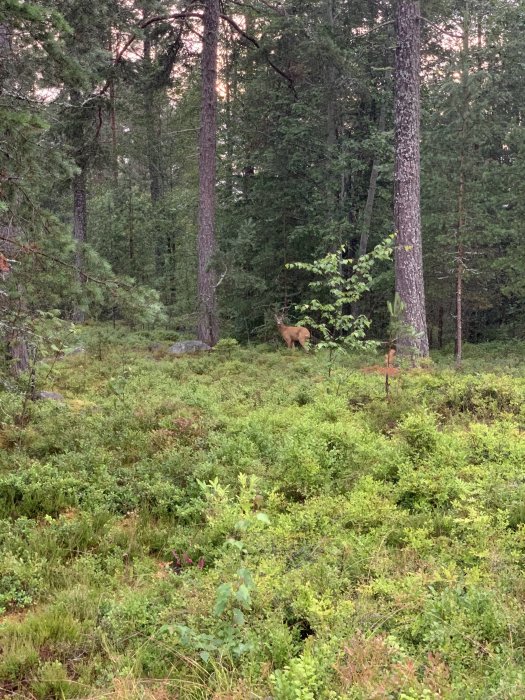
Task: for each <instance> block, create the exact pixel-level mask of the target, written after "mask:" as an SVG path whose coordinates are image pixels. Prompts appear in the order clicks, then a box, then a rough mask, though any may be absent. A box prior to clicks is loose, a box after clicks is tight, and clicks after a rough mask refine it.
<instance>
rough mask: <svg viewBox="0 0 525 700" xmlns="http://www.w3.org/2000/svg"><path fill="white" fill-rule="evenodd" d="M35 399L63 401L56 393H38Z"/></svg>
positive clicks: (60, 395)
mask: <svg viewBox="0 0 525 700" xmlns="http://www.w3.org/2000/svg"><path fill="white" fill-rule="evenodd" d="M36 398H37V399H51V400H52V401H63V400H64V397H63V396H62V394H59V393H57V392H56V391H39V392H38V394H37V395H36Z"/></svg>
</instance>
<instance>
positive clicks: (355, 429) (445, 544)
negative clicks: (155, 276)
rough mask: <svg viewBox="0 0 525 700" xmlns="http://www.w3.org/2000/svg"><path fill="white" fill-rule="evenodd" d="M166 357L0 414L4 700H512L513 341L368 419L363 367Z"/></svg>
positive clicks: (402, 378) (517, 541)
mask: <svg viewBox="0 0 525 700" xmlns="http://www.w3.org/2000/svg"><path fill="white" fill-rule="evenodd" d="M153 341H158V343H159V344H155V345H151V343H152V342H153ZM167 344H168V341H167V337H166V335H165V334H157V335H156V334H154V333H151V334H144V333H143V334H141V333H135V334H130V335H125V334H124V333H123V332H122V331H120V332H118V333H113V332H112V331H111V330H100V329H92V330H90V331H87V332H86V337H85V338H84V339H83V345H84V347H85V348H86V351H85V352H83V353H78V354H73V355H71V356H66V358H65V359H63V360H60V361H58V362H56V364H55V365H53V366H52V368H51V370H50V369H49V367H46V368H45V369H44V368H43V369H42V370H41V371H40V375H39V381H40V382H44V381H45V382H46V383H45V386H42V388H45V389H48V390H53V391H58V392H60V393H61V394H62V395H63V396H64V401H38V402H34V403H31V404H30V405H29V408H28V409H27V407H26V410H25V411H24V410H23V396H22V395H19V394H17V393H16V392H13V391H12V390H11V391H10V392H9V393H8V392H4V393H0V421H1V424H0V445H1V451H0V611H1V617H0V697H11V698H35V699H37V700H51V699H53V698H57V699H58V698H60V699H62V698H94V697H96V698H101V699H102V698H108V699H109V698H117V699H119V698H122V699H123V698H132V699H133V698H137V699H138V698H151V699H152V700H153V699H157V700H163V699H166V698H179V699H180V700H201V699H204V698H212V699H213V700H250V698H253V699H254V700H255V699H258V698H273V699H274V700H369V699H373V698H384V699H388V698H394V699H399V700H423V699H428V698H450V699H457V700H463V699H469V698H472V699H479V700H487V699H489V698H494V699H496V698H498V699H500V698H508V699H509V700H510V699H511V698H519V697H524V696H525V673H524V671H523V669H524V668H525V659H524V658H523V657H524V647H525V579H524V577H523V567H524V564H525V433H524V430H525V408H524V404H525V402H524V398H525V362H524V360H525V345H524V344H521V345H520V344H512V345H510V344H509V345H502V344H497V345H496V344H494V345H490V344H489V345H486V346H477V347H467V348H466V351H465V365H464V369H463V371H462V372H461V373H455V372H454V371H453V370H452V368H451V361H450V357H448V356H447V355H446V354H445V353H442V354H439V353H438V354H436V356H435V357H434V361H435V363H434V365H433V366H432V367H430V368H429V369H426V370H424V371H408V370H402V371H401V373H400V375H399V376H397V377H395V378H393V379H392V381H391V397H390V400H389V401H386V400H385V395H384V378H383V377H382V376H381V375H379V374H376V373H374V372H369V373H364V372H361V371H360V369H359V368H360V367H362V366H363V365H365V364H369V365H373V364H377V363H378V362H379V363H380V362H381V360H379V359H378V358H377V357H365V358H363V357H362V356H361V357H359V356H355V357H354V356H351V357H346V358H344V359H343V360H340V361H339V365H338V366H337V367H336V369H335V370H333V371H332V376H331V377H330V378H328V376H327V358H325V357H323V356H322V355H314V354H313V353H311V354H305V353H301V352H298V351H296V352H291V351H286V350H283V349H281V348H277V347H273V346H259V347H252V348H240V347H236V345H235V343H224V344H223V346H222V348H219V349H218V350H216V351H215V352H213V353H209V354H207V355H201V356H193V357H184V358H175V357H170V356H169V355H168V354H167V353H166V351H165V350H166V347H167ZM148 346H149V347H148Z"/></svg>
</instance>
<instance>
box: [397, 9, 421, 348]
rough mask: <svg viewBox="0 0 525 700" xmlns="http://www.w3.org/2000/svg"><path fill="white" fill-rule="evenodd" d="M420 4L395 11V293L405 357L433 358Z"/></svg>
mask: <svg viewBox="0 0 525 700" xmlns="http://www.w3.org/2000/svg"><path fill="white" fill-rule="evenodd" d="M419 14H420V13H419V2H414V1H413V0H398V3H397V7H396V34H397V47H396V70H395V103H394V109H395V135H396V139H395V141H396V144H395V174H394V218H395V227H396V231H397V241H396V251H395V271H396V292H397V293H398V294H399V296H400V298H401V300H402V302H403V303H404V322H405V324H406V326H407V331H406V332H404V333H402V334H401V336H402V337H401V338H400V339H399V341H398V346H397V347H398V351H399V352H400V354H402V355H410V356H412V358H413V359H414V356H416V355H419V356H422V357H426V356H428V337H427V323H426V312H425V290H424V283H423V252H422V244H421V212H420V184H419V172H420V160H419V124H420V96H419V67H420V26H419V25H420V19H419Z"/></svg>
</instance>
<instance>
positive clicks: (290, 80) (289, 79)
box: [220, 15, 297, 97]
mask: <svg viewBox="0 0 525 700" xmlns="http://www.w3.org/2000/svg"><path fill="white" fill-rule="evenodd" d="M220 18H221V19H222V20H224V21H225V22H227V23H228V24H229V25H230V27H232V28H233V29H235V31H236V32H237V33H238V34H240V35H241V36H242V37H243V39H246V41H249V42H250V43H251V44H253V45H254V46H255V47H256V48H258V49H261V45H260V44H259V42H258V41H257V40H256V39H254V38H253V37H252V36H250V35H249V34H246V32H245V31H244V30H243V29H241V27H239V25H238V24H237V22H235V20H233V19H232V18H231V17H228V15H220ZM262 52H263V54H264V57H265V58H266V60H267V61H268V64H269V65H270V66H271V67H272V68H273V69H274V71H275V72H276V73H278V74H279V75H280V76H281V77H282V78H284V79H285V80H286V81H287V82H288V85H289V87H290V89H291V90H292V92H293V94H294V96H295V97H297V92H296V90H295V86H294V83H293V78H292V77H291V76H290V75H288V74H287V73H285V72H284V71H283V70H281V69H280V68H279V67H278V66H276V65H275V63H274V62H273V61H272V59H271V58H270V56H269V54H268V51H267V50H266V49H262Z"/></svg>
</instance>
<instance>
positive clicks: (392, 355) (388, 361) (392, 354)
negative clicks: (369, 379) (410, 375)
mask: <svg viewBox="0 0 525 700" xmlns="http://www.w3.org/2000/svg"><path fill="white" fill-rule="evenodd" d="M395 359H396V349H395V348H390V349H389V350H388V352H387V354H386V355H385V365H386V366H387V367H393V366H394V360H395Z"/></svg>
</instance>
